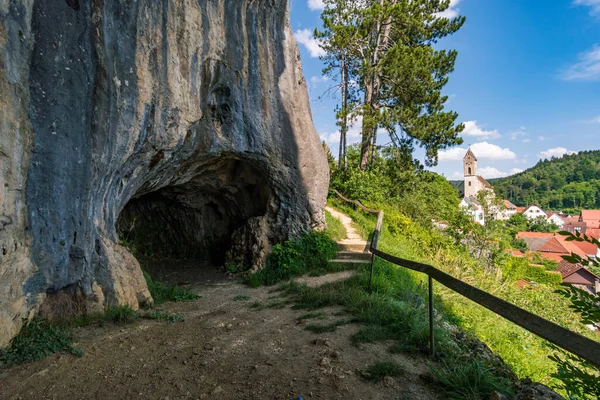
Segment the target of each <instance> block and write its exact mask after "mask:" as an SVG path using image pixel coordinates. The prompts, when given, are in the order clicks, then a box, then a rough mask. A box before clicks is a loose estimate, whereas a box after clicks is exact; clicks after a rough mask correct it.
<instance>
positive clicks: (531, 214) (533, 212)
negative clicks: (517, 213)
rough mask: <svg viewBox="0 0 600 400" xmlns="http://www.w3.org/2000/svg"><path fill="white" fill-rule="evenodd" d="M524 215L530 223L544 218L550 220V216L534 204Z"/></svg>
mask: <svg viewBox="0 0 600 400" xmlns="http://www.w3.org/2000/svg"><path fill="white" fill-rule="evenodd" d="M523 215H524V216H525V218H527V219H528V220H530V221H533V220H534V219H537V218H540V217H541V218H544V219H546V218H548V214H546V212H545V211H544V210H542V209H541V208H539V207H538V206H536V205H535V204H532V205H530V206H529V207H527V208H526V209H525V211H523Z"/></svg>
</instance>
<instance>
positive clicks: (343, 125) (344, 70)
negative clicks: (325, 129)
mask: <svg viewBox="0 0 600 400" xmlns="http://www.w3.org/2000/svg"><path fill="white" fill-rule="evenodd" d="M341 61H342V65H341V81H342V110H341V113H340V119H341V121H340V153H339V158H338V167H339V168H340V169H341V168H344V169H346V167H347V165H346V164H347V158H346V133H347V132H348V65H347V63H348V60H347V58H346V55H345V54H344V55H342V60H341Z"/></svg>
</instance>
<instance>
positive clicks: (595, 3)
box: [573, 0, 600, 14]
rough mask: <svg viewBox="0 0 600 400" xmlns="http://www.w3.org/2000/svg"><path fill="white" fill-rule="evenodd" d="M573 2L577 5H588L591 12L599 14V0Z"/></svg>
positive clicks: (577, 0) (576, 0)
mask: <svg viewBox="0 0 600 400" xmlns="http://www.w3.org/2000/svg"><path fill="white" fill-rule="evenodd" d="M573 3H574V4H575V5H578V6H590V7H591V8H592V11H591V12H592V14H600V0H575V1H574V2H573Z"/></svg>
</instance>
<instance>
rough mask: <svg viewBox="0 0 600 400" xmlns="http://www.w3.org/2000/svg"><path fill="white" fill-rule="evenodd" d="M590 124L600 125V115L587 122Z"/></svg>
mask: <svg viewBox="0 0 600 400" xmlns="http://www.w3.org/2000/svg"><path fill="white" fill-rule="evenodd" d="M586 122H587V123H588V124H600V115H598V116H597V117H594V118H592V119H590V120H589V121H586Z"/></svg>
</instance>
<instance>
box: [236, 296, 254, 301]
mask: <svg viewBox="0 0 600 400" xmlns="http://www.w3.org/2000/svg"><path fill="white" fill-rule="evenodd" d="M248 300H250V296H241V295H238V296H235V297H234V298H233V301H248Z"/></svg>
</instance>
